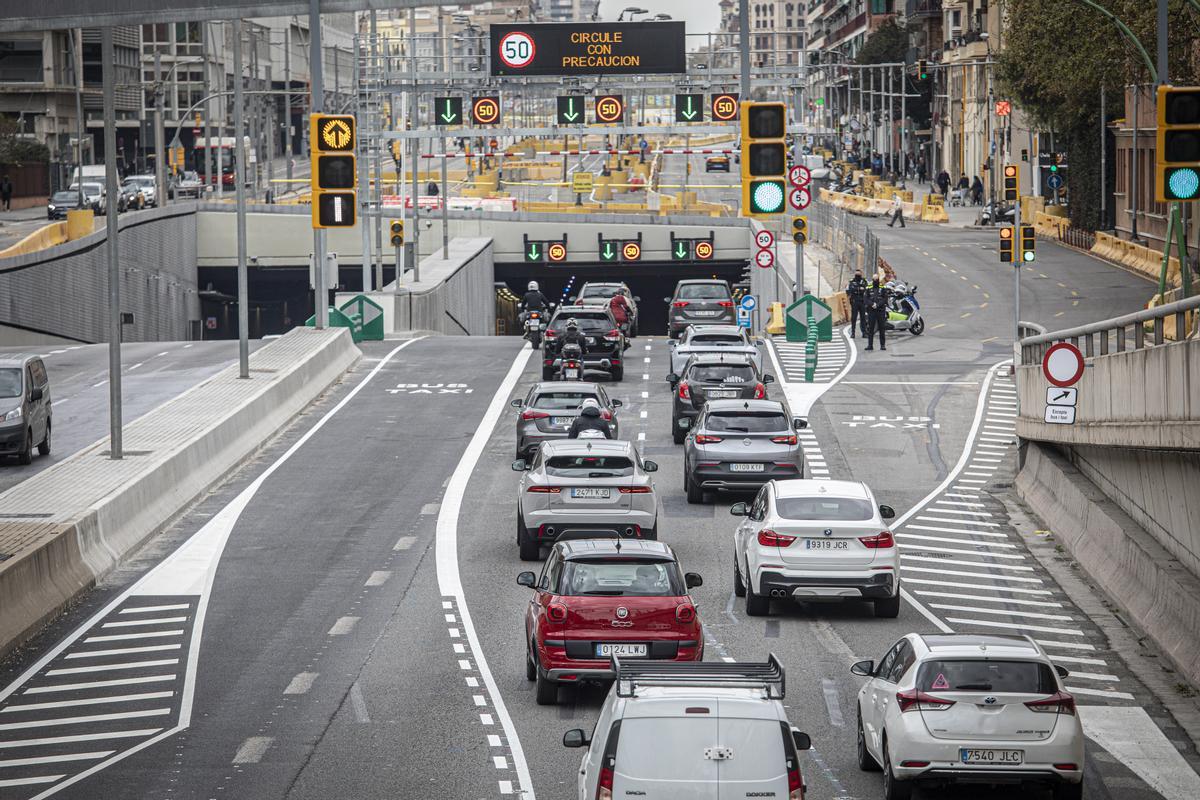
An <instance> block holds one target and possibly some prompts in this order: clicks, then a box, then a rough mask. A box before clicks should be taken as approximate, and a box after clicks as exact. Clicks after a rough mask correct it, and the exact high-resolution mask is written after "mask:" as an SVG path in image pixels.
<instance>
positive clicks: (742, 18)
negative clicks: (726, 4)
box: [738, 0, 750, 100]
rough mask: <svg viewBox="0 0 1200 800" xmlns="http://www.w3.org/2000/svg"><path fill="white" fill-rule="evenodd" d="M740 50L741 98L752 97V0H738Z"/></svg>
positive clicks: (747, 98)
mask: <svg viewBox="0 0 1200 800" xmlns="http://www.w3.org/2000/svg"><path fill="white" fill-rule="evenodd" d="M738 51H739V55H740V56H741V58H740V59H739V61H740V62H741V70H742V72H741V76H740V77H741V81H740V89H741V93H742V94H741V99H742V100H749V99H750V0H738Z"/></svg>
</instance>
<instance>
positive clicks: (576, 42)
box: [490, 21, 687, 77]
mask: <svg viewBox="0 0 1200 800" xmlns="http://www.w3.org/2000/svg"><path fill="white" fill-rule="evenodd" d="M683 30H684V24H683V23H682V22H675V21H670V22H589V23H558V22H548V23H540V24H529V25H492V26H490V34H491V48H492V49H491V56H492V57H491V62H492V75H496V76H507V77H513V76H518V75H619V74H635V75H648V74H652V73H671V72H686V71H687V51H686V48H685V46H684V38H683Z"/></svg>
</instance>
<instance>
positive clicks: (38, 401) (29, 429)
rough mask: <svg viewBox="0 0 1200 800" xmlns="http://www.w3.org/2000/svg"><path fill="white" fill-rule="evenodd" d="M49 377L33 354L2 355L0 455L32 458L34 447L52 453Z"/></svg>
mask: <svg viewBox="0 0 1200 800" xmlns="http://www.w3.org/2000/svg"><path fill="white" fill-rule="evenodd" d="M50 428H51V420H50V378H49V376H47V375H46V365H45V364H44V363H42V359H41V358H40V357H38V356H34V355H19V354H5V355H3V356H0V455H15V456H16V457H17V460H18V461H19V462H20V463H22V464H28V463H30V462H31V461H33V447H34V445H37V449H38V452H39V453H41V454H42V455H44V456H48V455H50Z"/></svg>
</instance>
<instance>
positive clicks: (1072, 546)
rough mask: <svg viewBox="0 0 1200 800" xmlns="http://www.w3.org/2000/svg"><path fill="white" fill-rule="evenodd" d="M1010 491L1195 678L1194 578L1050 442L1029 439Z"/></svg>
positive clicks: (1198, 600)
mask: <svg viewBox="0 0 1200 800" xmlns="http://www.w3.org/2000/svg"><path fill="white" fill-rule="evenodd" d="M1016 485H1017V493H1018V494H1019V495H1020V496H1021V498H1022V499H1023V500H1024V501H1025V502H1026V503H1028V504H1029V506H1030V507H1031V508H1032V509H1033V511H1034V512H1035V513H1036V514H1037V515H1038V516H1039V517H1041V519H1042V521H1043V522H1045V524H1046V525H1047V527H1048V529H1049V530H1050V531H1051V533H1052V534H1053V535H1054V539H1055V541H1056V542H1058V543H1060V544H1061V545H1062V546H1063V547H1064V548H1066V550H1067V551H1068V552H1069V553H1070V554H1071V556H1072V557H1073V558H1074V559H1075V560H1076V561H1077V562H1079V564H1080V566H1082V567H1083V569H1084V570H1085V571H1086V572H1087V573H1088V575H1089V576H1091V578H1092V579H1093V580H1094V581H1095V582H1096V584H1097V585H1099V586H1100V587H1101V588H1102V589H1103V590H1104V591H1105V592H1106V593H1107V594H1108V595H1109V596H1110V597H1112V598H1113V599H1114V600H1116V602H1117V603H1118V604H1119V605H1120V606H1121V607H1122V609H1123V610H1124V611H1125V612H1126V613H1127V614H1128V615H1129V617H1130V618H1131V619H1132V621H1133V622H1134V623H1135V624H1136V625H1137V626H1138V627H1140V628H1141V629H1142V630H1143V631H1145V632H1146V633H1147V634H1148V635H1149V636H1150V638H1151V639H1153V640H1154V641H1155V643H1156V644H1157V645H1158V646H1159V647H1161V648H1162V649H1163V650H1164V651H1165V652H1166V654H1167V655H1168V656H1169V657H1170V659H1171V661H1172V662H1174V664H1175V666H1176V667H1177V668H1178V669H1179V671H1180V673H1181V674H1182V676H1183V677H1184V678H1185V679H1186V681H1187V682H1188V683H1191V684H1195V683H1197V682H1200V581H1198V580H1197V578H1196V577H1195V575H1193V574H1192V573H1191V572H1189V571H1188V570H1187V569H1186V568H1184V567H1183V566H1182V565H1181V564H1180V562H1179V560H1178V559H1176V558H1175V557H1173V556H1172V554H1171V553H1170V552H1168V551H1167V550H1166V549H1165V548H1164V547H1163V546H1162V545H1160V544H1159V543H1158V542H1157V541H1155V539H1154V538H1153V537H1152V536H1150V535H1149V534H1148V533H1146V531H1144V530H1143V529H1142V528H1141V527H1140V526H1139V525H1138V524H1137V523H1136V522H1135V520H1134V519H1132V518H1131V517H1130V516H1129V515H1128V514H1126V513H1125V512H1124V511H1122V510H1121V508H1120V507H1118V506H1117V504H1116V503H1114V502H1113V501H1112V500H1110V499H1109V498H1108V497H1107V496H1106V495H1105V494H1104V493H1103V492H1102V491H1101V490H1100V489H1099V488H1097V487H1096V486H1095V485H1094V484H1093V483H1091V481H1089V480H1088V479H1087V478H1086V477H1084V475H1083V474H1082V473H1080V472H1079V471H1078V470H1077V469H1076V468H1075V467H1074V466H1073V465H1072V464H1071V463H1070V462H1069V461H1068V460H1067V459H1065V458H1063V456H1062V455H1061V454H1059V453H1058V452H1057V451H1056V450H1055V449H1054V448H1053V446H1047V445H1039V444H1037V443H1035V442H1031V443H1029V444H1027V445H1026V451H1025V457H1024V463H1023V466H1022V468H1021V471H1020V473H1019V474H1018V475H1017V484H1016Z"/></svg>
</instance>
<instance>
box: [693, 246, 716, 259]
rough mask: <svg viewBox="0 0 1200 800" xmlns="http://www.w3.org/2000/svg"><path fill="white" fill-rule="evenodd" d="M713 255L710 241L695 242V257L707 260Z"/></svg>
mask: <svg viewBox="0 0 1200 800" xmlns="http://www.w3.org/2000/svg"><path fill="white" fill-rule="evenodd" d="M712 257H713V246H712V243H711V242H696V258H698V259H700V260H701V261H708V260H709V259H710V258H712Z"/></svg>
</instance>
